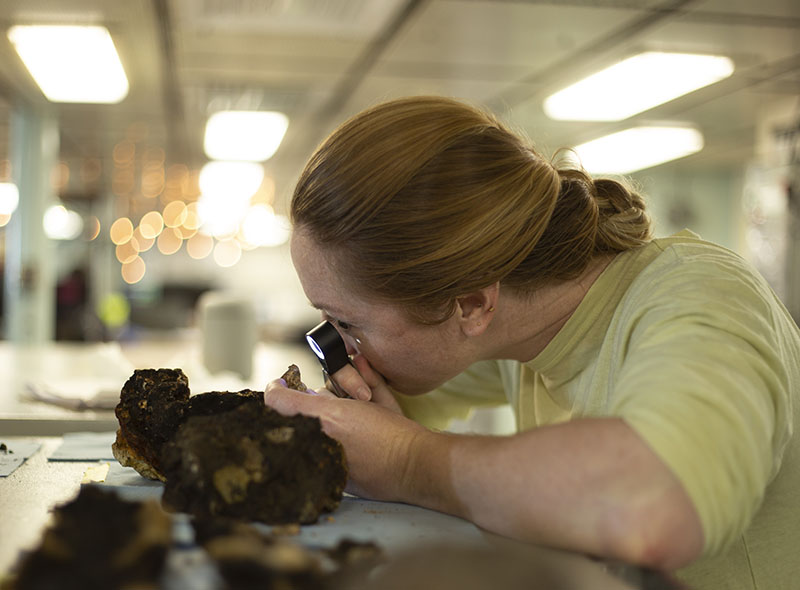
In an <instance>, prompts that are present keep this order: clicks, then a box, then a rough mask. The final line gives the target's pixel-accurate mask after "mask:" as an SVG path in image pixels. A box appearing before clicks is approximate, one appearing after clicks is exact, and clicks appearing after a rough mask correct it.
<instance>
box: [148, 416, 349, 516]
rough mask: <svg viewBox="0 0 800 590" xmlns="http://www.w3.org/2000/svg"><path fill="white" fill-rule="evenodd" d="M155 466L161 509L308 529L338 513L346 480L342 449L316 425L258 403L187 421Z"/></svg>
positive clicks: (317, 423)
mask: <svg viewBox="0 0 800 590" xmlns="http://www.w3.org/2000/svg"><path fill="white" fill-rule="evenodd" d="M161 459H162V466H163V469H164V475H165V476H166V486H165V489H164V495H163V498H162V501H163V503H164V505H165V506H166V507H167V508H168V509H170V510H176V511H182V512H188V513H190V514H193V515H195V516H200V517H210V516H227V517H232V518H237V519H245V520H256V521H261V522H264V523H267V524H285V523H296V522H299V523H302V524H305V523H312V522H316V520H317V519H318V518H319V516H320V514H321V513H323V512H328V511H333V510H335V509H336V508H337V507H338V505H339V503H340V501H341V498H342V493H343V491H344V487H345V484H346V481H347V468H346V464H345V457H344V451H343V449H342V446H341V444H340V443H339V442H338V441H336V440H334V439H332V438H330V437H329V436H327V435H326V434H325V433H323V432H322V428H321V426H320V422H319V419H317V418H313V417H309V416H303V415H299V414H298V415H295V416H283V415H281V414H279V413H278V412H276V411H275V410H272V409H271V408H269V407H267V406H265V405H264V404H263V403H261V404H246V403H245V404H242V405H240V406H239V407H238V408H235V409H233V410H230V411H227V412H223V413H220V414H212V415H196V416H190V417H189V418H187V419H186V421H185V423H184V424H183V425H181V427H180V428H179V429H178V432H177V433H176V435H175V437H174V439H173V440H172V441H171V442H169V443H168V444H167V445H166V446H165V447H164V451H163V454H162V457H161Z"/></svg>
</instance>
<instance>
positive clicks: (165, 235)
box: [156, 227, 183, 255]
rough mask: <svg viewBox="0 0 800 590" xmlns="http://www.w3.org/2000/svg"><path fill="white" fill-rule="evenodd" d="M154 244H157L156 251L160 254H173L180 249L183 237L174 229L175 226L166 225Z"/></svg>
mask: <svg viewBox="0 0 800 590" xmlns="http://www.w3.org/2000/svg"><path fill="white" fill-rule="evenodd" d="M156 244H157V245H158V251H159V252H161V253H162V254H166V255H170V254H175V252H177V251H178V250H180V249H181V245H182V244H183V238H182V237H181V235H180V233H179V232H177V231H175V228H172V227H168V228H166V229H165V230H164V231H162V232H161V234H160V235H159V236H158V240H157V242H156Z"/></svg>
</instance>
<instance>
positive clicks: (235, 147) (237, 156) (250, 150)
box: [203, 111, 289, 162]
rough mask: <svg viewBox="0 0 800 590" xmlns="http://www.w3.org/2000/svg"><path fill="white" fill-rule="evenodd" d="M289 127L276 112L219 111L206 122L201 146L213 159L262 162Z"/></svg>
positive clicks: (270, 154) (281, 115)
mask: <svg viewBox="0 0 800 590" xmlns="http://www.w3.org/2000/svg"><path fill="white" fill-rule="evenodd" d="M288 126H289V119H288V118H287V117H286V115H284V114H283V113H278V112H276V111H220V112H218V113H214V114H213V115H211V116H210V117H209V118H208V121H207V122H206V133H205V140H204V145H203V147H204V149H205V152H206V155H207V156H208V157H209V158H211V159H212V160H237V161H250V162H263V161H265V160H268V159H269V158H271V157H272V156H273V155H274V154H275V152H276V151H277V150H278V146H279V145H280V144H281V141H282V140H283V136H284V134H285V133H286V129H287V128H288Z"/></svg>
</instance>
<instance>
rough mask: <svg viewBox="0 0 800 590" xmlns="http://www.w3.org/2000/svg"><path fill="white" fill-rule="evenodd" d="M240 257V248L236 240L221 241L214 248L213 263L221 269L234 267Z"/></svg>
mask: <svg viewBox="0 0 800 590" xmlns="http://www.w3.org/2000/svg"><path fill="white" fill-rule="evenodd" d="M241 257H242V247H241V246H240V245H239V242H237V241H236V240H222V241H220V242H217V245H216V246H214V262H216V263H217V264H218V265H219V266H221V267H223V268H230V267H231V266H234V265H235V264H236V263H237V262H239V259H240V258H241Z"/></svg>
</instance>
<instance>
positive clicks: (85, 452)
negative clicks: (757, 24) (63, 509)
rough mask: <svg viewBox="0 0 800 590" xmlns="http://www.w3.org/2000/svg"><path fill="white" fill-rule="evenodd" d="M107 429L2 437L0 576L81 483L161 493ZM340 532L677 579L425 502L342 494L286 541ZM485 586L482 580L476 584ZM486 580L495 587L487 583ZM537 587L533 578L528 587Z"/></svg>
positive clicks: (608, 581)
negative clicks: (115, 448) (12, 462)
mask: <svg viewBox="0 0 800 590" xmlns="http://www.w3.org/2000/svg"><path fill="white" fill-rule="evenodd" d="M111 440H113V433H111V432H109V433H74V434H70V435H67V436H65V437H3V438H2V440H0V442H2V443H3V444H5V445H6V447H7V448H8V449H19V458H20V459H22V456H23V455H25V454H29V456H28V457H27V458H26V459H24V460H22V461H20V462H19V463H18V464H17V465H16V466H12V467H11V469H12V470H13V471H12V472H11V473H10V474H9V475H6V476H4V477H0V528H1V529H2V530H1V532H0V574H2V575H0V579H2V576H7V575H8V574H9V572H10V571H11V570H12V569H13V567H14V565H15V564H16V563H17V562H18V560H19V558H20V556H21V555H22V554H24V552H25V551H29V550H31V549H33V548H35V547H36V546H37V545H38V544H39V543H40V542H41V537H42V533H43V531H44V530H45V528H46V526H47V525H48V523H49V522H50V520H51V514H52V510H53V508H54V507H56V506H58V505H60V504H62V503H64V502H66V501H69V500H71V499H73V498H74V497H75V496H76V495H77V493H78V491H79V489H80V488H81V486H82V485H93V486H101V487H103V488H104V489H107V490H114V491H116V492H117V493H118V494H119V495H120V497H122V498H124V499H126V500H130V501H142V500H149V499H153V500H159V499H160V496H161V492H162V489H163V484H161V483H160V482H154V481H150V480H147V479H144V478H142V477H141V476H140V475H139V474H138V473H136V472H135V471H134V470H132V469H130V468H126V467H121V466H120V465H119V463H117V462H116V461H115V460H113V459H110V460H109V459H106V460H99V461H98V460H95V459H88V458H87V459H81V457H98V456H103V455H104V454H106V455H107V454H108V452H107V451H105V450H104V449H105V447H106V446H107V445H109V443H110V441H111ZM342 539H351V540H356V541H360V542H371V543H375V544H377V545H378V547H380V548H381V549H382V550H383V551H384V552H385V554H386V556H387V557H388V561H389V563H391V560H392V559H393V558H396V557H399V556H403V555H406V554H408V553H409V552H413V551H422V552H423V553H424V554H428V553H427V552H426V548H427V547H430V548H431V551H436V550H443V548H446V547H472V548H481V547H486V548H497V547H503V548H504V549H503V550H504V551H505V550H506V548H508V549H509V551H511V550H513V551H515V552H521V553H519V554H520V555H524V556H525V558H524V559H525V567H527V568H530V570H531V571H532V572H534V574H535V573H536V572H537V571H540V572H542V573H545V572H546V573H547V575H548V576H549V579H552V578H553V576H555V577H556V578H557V579H558V580H559V584H560V585H559V587H563V588H569V589H573V588H574V589H584V588H585V589H587V590H588V589H591V590H674V589H677V588H678V586H677V585H675V584H674V583H673V582H671V581H670V580H668V579H667V578H665V577H663V576H661V575H660V574H657V573H654V572H649V571H645V570H641V569H639V568H635V567H629V566H625V565H622V564H609V563H604V562H601V561H598V560H595V559H591V558H589V557H586V556H583V555H578V554H574V553H569V552H564V551H557V550H553V549H549V548H544V547H538V546H532V545H522V544H520V543H516V542H514V541H511V540H509V539H503V538H500V537H498V536H496V535H493V534H490V533H487V532H485V531H483V530H481V529H479V528H477V527H476V526H475V525H473V524H472V523H470V522H468V521H465V520H462V519H460V518H456V517H453V516H449V515H446V514H442V513H438V512H435V511H431V510H426V509H423V508H419V507H415V506H409V505H405V504H398V503H387V502H374V501H368V500H363V499H360V498H357V497H354V496H348V495H346V496H345V497H344V499H343V501H342V503H341V505H340V506H339V508H338V509H337V510H336V511H334V512H333V513H332V514H331V515H330V516H329V517H323V518H321V519H320V520H319V522H318V523H316V524H313V525H304V526H302V527H301V528H300V530H299V532H298V533H297V534H296V535H295V536H294V537H292V538H291V540H292V542H296V543H299V544H301V545H305V546H309V547H310V546H313V547H331V548H332V547H333V546H335V545H336V544H337V543H338V542H339V541H341V540H342ZM480 587H483V586H480ZM486 587H492V588H493V587H494V586H492V585H487V586H486ZM534 587H536V586H535V585H531V588H534Z"/></svg>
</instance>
